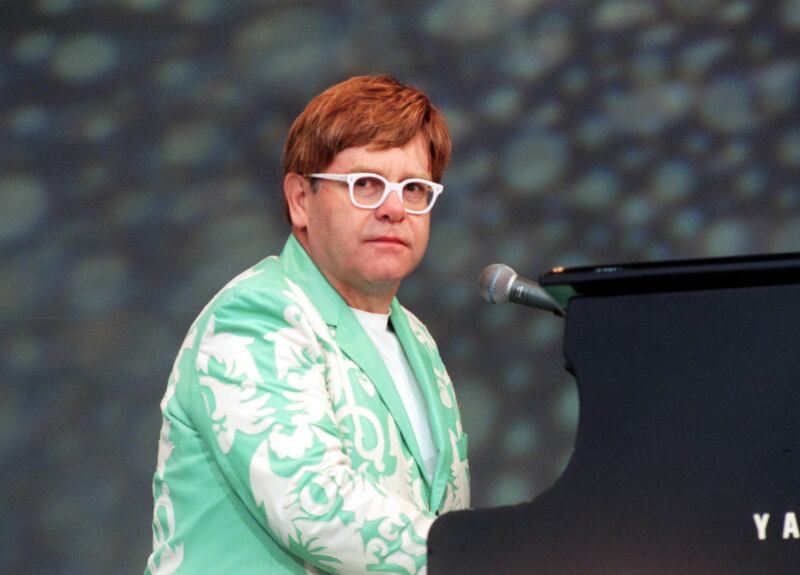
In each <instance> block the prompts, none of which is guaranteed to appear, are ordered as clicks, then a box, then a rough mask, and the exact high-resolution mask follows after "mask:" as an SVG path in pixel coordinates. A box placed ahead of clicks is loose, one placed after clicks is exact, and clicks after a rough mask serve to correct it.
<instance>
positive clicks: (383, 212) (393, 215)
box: [375, 189, 406, 221]
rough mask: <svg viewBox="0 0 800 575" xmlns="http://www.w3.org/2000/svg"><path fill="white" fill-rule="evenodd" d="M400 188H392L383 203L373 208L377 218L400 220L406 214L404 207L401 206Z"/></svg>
mask: <svg viewBox="0 0 800 575" xmlns="http://www.w3.org/2000/svg"><path fill="white" fill-rule="evenodd" d="M401 193H402V191H401V190H398V189H394V190H392V191H391V192H390V193H389V195H388V196H387V197H386V199H385V200H384V201H383V203H382V204H381V205H380V206H378V207H377V208H375V211H376V212H377V213H376V214H375V215H376V216H377V217H378V218H386V219H388V220H390V221H400V220H402V219H403V218H404V217H405V216H406V208H405V207H404V206H403V200H402V196H401V195H400V194H401Z"/></svg>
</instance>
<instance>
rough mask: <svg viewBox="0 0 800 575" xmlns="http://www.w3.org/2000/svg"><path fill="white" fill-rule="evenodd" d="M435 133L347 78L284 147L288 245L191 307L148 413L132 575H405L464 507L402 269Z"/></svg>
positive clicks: (414, 236)
mask: <svg viewBox="0 0 800 575" xmlns="http://www.w3.org/2000/svg"><path fill="white" fill-rule="evenodd" d="M449 155H450V137H449V133H448V131H447V127H446V125H445V123H444V120H443V118H442V116H441V114H440V113H439V112H438V111H437V110H436V109H435V108H434V107H433V106H432V105H431V104H430V102H429V101H428V98H427V97H426V96H425V95H424V94H423V93H422V92H420V91H418V90H416V89H414V88H411V87H408V86H405V85H403V84H400V83H399V82H397V81H396V80H395V79H393V78H391V77H388V76H378V77H356V78H351V79H350V80H347V81H345V82H343V83H341V84H338V85H336V86H333V87H332V88H330V89H328V90H327V91H325V92H323V93H322V94H320V95H319V96H317V97H316V98H315V99H314V100H312V101H311V102H310V103H309V105H308V107H307V108H306V109H305V111H303V113H302V114H301V115H300V116H299V117H298V118H297V120H295V123H294V124H293V126H292V128H291V130H290V133H289V136H288V138H287V141H286V146H285V150H284V182H283V190H284V198H285V202H286V210H287V215H288V217H289V219H290V222H291V225H292V234H291V235H290V237H289V239H288V241H287V242H286V245H285V246H284V248H283V251H282V252H281V254H280V256H279V257H274V256H273V257H269V258H267V259H265V260H263V261H262V262H260V263H258V264H256V265H255V266H254V267H253V268H251V269H250V270H248V271H246V272H244V273H243V274H241V275H239V276H238V277H237V278H235V279H234V280H233V281H231V282H230V283H229V284H228V285H227V286H226V287H225V288H224V289H223V290H222V291H221V292H220V293H219V294H217V295H216V296H215V297H214V299H213V300H212V301H211V302H210V303H209V304H208V305H207V306H206V308H205V309H204V310H203V312H202V313H201V314H200V316H199V317H198V318H197V320H195V322H194V324H193V325H192V327H191V328H190V330H189V333H188V335H187V337H186V340H185V341H184V343H183V345H182V347H181V350H180V352H179V354H178V357H177V359H176V360H175V365H174V368H173V372H172V374H171V375H170V378H169V382H168V385H167V391H166V394H165V396H164V399H163V401H162V404H161V407H162V412H163V416H164V418H163V426H162V430H161V439H160V444H159V453H158V467H157V469H156V473H155V476H154V481H153V495H154V499H155V510H154V516H153V553H152V555H151V556H150V558H149V560H148V565H147V571H148V572H151V573H178V572H179V573H225V574H227V573H231V574H237V575H241V574H247V573H260V574H263V573H270V574H288V573H328V572H329V573H368V572H391V573H424V572H425V564H426V538H427V533H428V530H429V528H430V525H431V523H432V522H433V519H434V518H435V515H436V514H438V513H440V512H443V511H449V510H453V509H462V508H465V507H467V506H468V505H469V485H468V468H467V457H466V455H467V454H466V443H467V438H466V435H464V433H463V431H462V429H461V422H460V417H459V413H458V408H457V405H456V402H455V396H454V394H453V388H452V385H451V382H450V378H449V377H448V375H447V371H446V370H445V368H444V365H443V364H442V361H441V359H440V357H439V354H438V351H437V349H436V345H435V343H434V341H433V339H432V338H431V336H430V334H429V333H428V331H427V330H426V329H425V327H424V326H423V325H422V324H421V323H420V322H419V320H417V319H416V318H415V317H414V316H413V315H412V314H411V313H410V312H408V311H407V310H406V309H405V308H403V307H402V306H401V305H400V304H399V303H398V301H397V299H396V298H395V294H396V293H397V290H398V288H399V286H400V282H401V280H402V279H403V278H404V277H406V276H407V275H408V274H409V273H410V272H411V271H412V270H413V269H414V268H415V267H416V266H417V264H418V263H419V262H420V260H421V259H422V256H423V254H424V253H425V249H426V246H427V242H428V231H429V222H430V209H431V208H432V207H433V205H434V202H435V200H436V198H437V196H438V195H439V194H440V193H441V190H442V188H441V185H440V184H438V183H437V182H439V181H440V180H441V177H442V173H443V171H444V168H445V166H446V164H447V161H448V159H449Z"/></svg>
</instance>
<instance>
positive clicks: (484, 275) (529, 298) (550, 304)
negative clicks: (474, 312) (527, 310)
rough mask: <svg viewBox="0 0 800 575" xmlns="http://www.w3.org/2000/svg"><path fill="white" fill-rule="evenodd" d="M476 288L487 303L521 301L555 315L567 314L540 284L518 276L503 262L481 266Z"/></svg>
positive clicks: (562, 315) (523, 303)
mask: <svg viewBox="0 0 800 575" xmlns="http://www.w3.org/2000/svg"><path fill="white" fill-rule="evenodd" d="M478 289H479V290H480V292H481V297H483V299H485V300H486V301H488V302H489V303H506V302H512V303H521V304H522V305H527V306H530V307H535V308H537V309H543V310H546V311H551V312H553V313H554V314H556V315H557V316H561V317H565V316H566V315H567V314H566V313H565V312H564V310H563V309H561V306H559V305H558V303H556V301H555V300H554V299H553V298H552V297H550V294H548V293H547V292H546V291H544V289H542V286H540V285H539V284H538V283H536V282H535V281H533V280H529V279H526V278H522V277H519V276H518V275H517V272H515V271H514V270H513V269H511V268H510V267H508V266H507V265H505V264H490V265H488V266H486V267H485V268H483V271H482V272H481V275H480V277H479V278H478Z"/></svg>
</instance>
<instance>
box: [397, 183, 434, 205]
mask: <svg viewBox="0 0 800 575" xmlns="http://www.w3.org/2000/svg"><path fill="white" fill-rule="evenodd" d="M433 195H434V194H433V186H431V183H430V182H426V181H425V180H408V181H407V182H406V183H405V184H404V185H403V205H404V206H405V207H406V208H407V209H409V210H424V209H425V208H427V207H428V204H430V203H431V201H432V200H433Z"/></svg>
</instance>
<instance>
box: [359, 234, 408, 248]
mask: <svg viewBox="0 0 800 575" xmlns="http://www.w3.org/2000/svg"><path fill="white" fill-rule="evenodd" d="M367 242H368V243H380V244H397V245H401V246H404V245H406V242H404V241H403V240H401V239H400V238H398V237H397V236H376V237H374V238H369V239H368V240H367Z"/></svg>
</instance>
